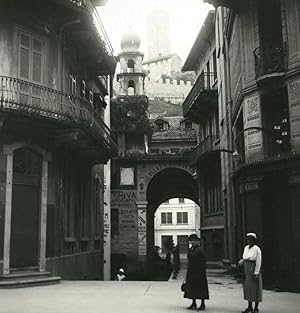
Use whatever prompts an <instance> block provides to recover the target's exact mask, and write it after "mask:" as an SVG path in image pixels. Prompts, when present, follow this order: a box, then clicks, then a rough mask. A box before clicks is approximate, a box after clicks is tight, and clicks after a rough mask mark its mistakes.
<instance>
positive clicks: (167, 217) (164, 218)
mask: <svg viewBox="0 0 300 313" xmlns="http://www.w3.org/2000/svg"><path fill="white" fill-rule="evenodd" d="M161 224H162V225H167V224H172V212H162V213H161Z"/></svg>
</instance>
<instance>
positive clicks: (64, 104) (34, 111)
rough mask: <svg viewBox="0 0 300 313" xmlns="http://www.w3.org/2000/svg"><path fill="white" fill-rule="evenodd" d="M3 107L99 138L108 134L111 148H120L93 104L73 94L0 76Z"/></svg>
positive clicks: (106, 140)
mask: <svg viewBox="0 0 300 313" xmlns="http://www.w3.org/2000/svg"><path fill="white" fill-rule="evenodd" d="M0 111H2V112H15V113H18V114H20V113H24V114H26V115H27V116H28V114H30V115H31V116H32V117H37V118H44V119H45V118H46V119H48V120H49V121H52V122H56V123H65V124H67V125H71V127H79V128H84V129H85V130H87V131H88V132H89V133H91V134H92V135H94V136H95V137H96V138H99V137H101V138H104V140H105V142H106V144H107V145H108V147H109V148H111V149H114V150H116V149H117V147H116V145H115V143H114V141H113V140H112V138H111V132H110V129H109V128H108V127H107V125H106V124H105V123H104V122H103V120H102V118H101V116H100V115H99V113H98V112H97V111H96V110H95V109H94V108H93V107H92V104H91V103H89V102H88V101H87V100H85V99H82V98H80V97H76V96H73V95H71V94H67V93H64V92H61V91H57V90H54V89H50V88H47V87H44V86H41V85H37V84H33V83H31V82H27V81H24V80H21V79H17V78H12V77H7V76H0Z"/></svg>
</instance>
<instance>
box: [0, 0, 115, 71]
mask: <svg viewBox="0 0 300 313" xmlns="http://www.w3.org/2000/svg"><path fill="white" fill-rule="evenodd" d="M6 2H8V1H6ZM9 2H10V5H8V4H7V5H6V7H5V8H4V10H2V12H0V15H1V20H3V21H5V23H6V22H7V23H11V21H15V22H16V23H17V24H18V25H21V26H24V27H26V28H28V30H31V31H33V32H35V31H36V30H38V31H40V30H42V31H43V30H44V31H45V32H46V33H47V34H50V35H51V34H52V35H55V36H56V35H58V34H60V36H63V38H64V40H65V43H66V45H65V46H64V48H65V49H66V48H67V47H68V46H69V47H71V48H70V49H71V50H72V53H73V52H74V53H76V54H77V56H78V62H80V63H82V64H84V65H85V67H86V70H87V73H89V75H91V76H99V75H108V74H111V75H113V74H114V71H115V67H116V58H115V57H114V52H113V48H112V45H111V43H110V40H109V38H108V36H107V33H106V31H105V28H104V26H103V23H102V21H101V18H100V16H99V14H98V11H97V10H96V8H95V6H94V4H93V1H91V0H48V1H40V0H27V1H22V0H10V1H9ZM35 20H37V21H38V22H39V23H37V22H35ZM45 25H46V26H45ZM39 28H40V29H39ZM60 36H57V37H56V38H57V39H59V38H60ZM65 43H64V44H65Z"/></svg>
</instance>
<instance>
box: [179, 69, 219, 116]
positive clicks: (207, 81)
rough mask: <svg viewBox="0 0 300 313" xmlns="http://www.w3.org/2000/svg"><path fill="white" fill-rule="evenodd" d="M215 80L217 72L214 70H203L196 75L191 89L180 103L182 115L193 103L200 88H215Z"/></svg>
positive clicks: (200, 90)
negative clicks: (205, 71)
mask: <svg viewBox="0 0 300 313" xmlns="http://www.w3.org/2000/svg"><path fill="white" fill-rule="evenodd" d="M216 81H217V73H215V72H208V73H204V72H203V73H201V74H200V75H199V76H198V78H197V79H196V81H195V83H194V85H193V87H192V89H191V90H190V92H189V94H188V95H187V97H186V98H185V100H184V102H183V104H182V109H183V115H184V116H185V115H186V114H187V112H188V111H189V109H190V108H191V107H192V105H193V103H194V102H195V100H196V99H197V98H198V96H199V95H200V93H201V92H202V90H211V89H214V90H215V89H217V84H216Z"/></svg>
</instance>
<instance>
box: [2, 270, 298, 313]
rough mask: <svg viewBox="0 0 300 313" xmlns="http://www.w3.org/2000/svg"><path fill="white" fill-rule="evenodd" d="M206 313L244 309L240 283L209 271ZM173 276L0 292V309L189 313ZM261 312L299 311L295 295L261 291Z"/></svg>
mask: <svg viewBox="0 0 300 313" xmlns="http://www.w3.org/2000/svg"><path fill="white" fill-rule="evenodd" d="M208 275H209V288H210V300H209V301H207V310H206V311H207V312H211V313H225V312H228V313H237V312H241V311H242V309H244V308H245V305H246V303H245V301H243V298H242V288H241V284H239V283H237V282H236V280H235V279H234V278H233V277H231V276H228V275H224V274H223V273H222V271H220V270H208ZM183 276H184V269H183V270H181V272H180V273H179V277H178V279H177V280H170V281H168V282H146V281H144V282H142V281H124V282H115V281H111V282H103V281H62V282H61V283H60V284H58V285H52V286H41V287H31V288H21V289H11V290H9V289H7V290H1V292H0V303H1V306H0V312H1V313H143V312H145V313H152V312H156V313H165V312H172V313H173V312H174V313H175V312H176V313H181V312H189V311H188V310H187V309H186V307H187V306H188V305H189V304H190V301H189V300H187V299H183V296H182V293H181V292H180V285H181V282H182V280H183ZM263 296H264V299H263V303H262V304H261V307H260V312H262V313H299V312H300V295H299V294H296V293H287V292H274V291H268V290H264V295H263Z"/></svg>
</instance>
